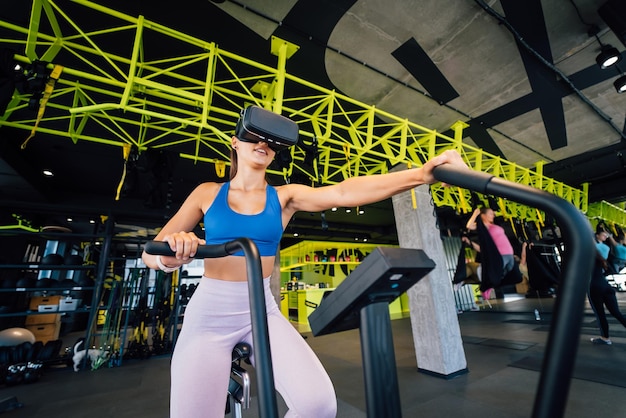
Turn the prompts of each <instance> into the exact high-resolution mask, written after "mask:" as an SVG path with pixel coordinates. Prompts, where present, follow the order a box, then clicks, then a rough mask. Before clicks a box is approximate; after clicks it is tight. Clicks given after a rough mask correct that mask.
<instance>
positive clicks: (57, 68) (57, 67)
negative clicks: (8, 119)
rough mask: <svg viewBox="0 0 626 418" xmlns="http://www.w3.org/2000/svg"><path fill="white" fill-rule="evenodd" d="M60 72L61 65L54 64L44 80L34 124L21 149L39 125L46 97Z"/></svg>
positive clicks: (61, 69)
mask: <svg viewBox="0 0 626 418" xmlns="http://www.w3.org/2000/svg"><path fill="white" fill-rule="evenodd" d="M62 72H63V67H62V66H61V65H55V66H54V68H53V69H52V72H51V73H50V77H48V81H47V82H46V88H45V90H44V92H43V96H42V98H41V102H40V103H39V112H38V113H37V120H36V121H35V126H33V129H32V130H31V131H30V135H29V136H28V138H26V140H25V141H24V142H23V143H22V146H21V149H25V148H26V145H27V144H28V141H30V139H31V138H32V137H34V136H35V132H37V127H38V126H39V121H41V118H43V113H44V112H45V110H46V104H47V103H48V99H49V98H50V95H51V94H52V90H54V84H55V83H56V81H57V80H58V79H59V77H61V73H62Z"/></svg>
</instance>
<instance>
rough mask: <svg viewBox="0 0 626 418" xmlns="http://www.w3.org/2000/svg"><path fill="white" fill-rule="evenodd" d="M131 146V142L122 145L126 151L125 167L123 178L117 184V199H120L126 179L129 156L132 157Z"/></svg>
mask: <svg viewBox="0 0 626 418" xmlns="http://www.w3.org/2000/svg"><path fill="white" fill-rule="evenodd" d="M130 148H131V147H130V144H124V145H123V147H122V150H123V153H124V168H122V179H121V180H120V184H119V185H118V186H117V193H116V194H115V200H120V193H121V192H122V186H123V185H124V180H125V179H126V166H127V165H128V157H130Z"/></svg>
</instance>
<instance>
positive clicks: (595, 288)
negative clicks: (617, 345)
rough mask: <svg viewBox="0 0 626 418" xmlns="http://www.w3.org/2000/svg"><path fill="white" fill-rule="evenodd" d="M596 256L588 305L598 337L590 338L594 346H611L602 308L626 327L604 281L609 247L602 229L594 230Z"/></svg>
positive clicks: (613, 291)
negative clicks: (598, 333)
mask: <svg viewBox="0 0 626 418" xmlns="http://www.w3.org/2000/svg"><path fill="white" fill-rule="evenodd" d="M595 237H596V254H595V263H594V266H593V270H592V273H591V274H592V275H591V282H590V283H589V293H588V297H589V303H590V305H591V309H593V312H594V313H595V314H596V318H597V319H598V325H600V333H601V335H600V337H598V338H592V339H591V342H592V343H594V344H603V345H610V344H612V342H611V339H610V338H609V322H608V321H607V319H606V312H605V311H604V307H606V309H607V310H608V311H609V313H610V314H611V315H612V316H613V317H614V318H615V319H617V320H618V321H619V322H620V323H621V324H622V325H623V326H624V327H626V318H625V317H624V315H623V314H622V313H621V312H620V310H619V305H618V304H617V297H616V296H615V289H614V288H613V287H612V286H611V285H610V284H609V282H608V281H607V280H606V277H605V272H606V271H607V269H608V268H609V267H608V263H607V258H608V256H609V251H610V249H609V246H608V245H606V244H605V241H606V239H607V238H608V237H609V233H608V232H607V231H606V230H605V229H604V228H603V227H602V226H598V227H597V228H596V235H595Z"/></svg>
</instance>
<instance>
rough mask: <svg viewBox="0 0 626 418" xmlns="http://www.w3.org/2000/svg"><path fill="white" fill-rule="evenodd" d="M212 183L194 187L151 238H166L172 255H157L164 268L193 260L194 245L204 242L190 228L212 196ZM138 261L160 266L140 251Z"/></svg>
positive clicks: (196, 246)
mask: <svg viewBox="0 0 626 418" xmlns="http://www.w3.org/2000/svg"><path fill="white" fill-rule="evenodd" d="M216 187H217V184H216V183H203V184H201V185H199V186H198V187H196V188H195V189H194V190H193V191H192V192H191V193H190V194H189V196H188V197H187V199H185V201H184V202H183V204H182V205H181V207H180V209H179V210H178V211H177V212H176V214H175V215H174V216H173V217H172V218H171V219H170V220H169V221H168V222H167V223H166V224H165V226H164V227H163V228H162V229H161V231H159V233H158V234H157V236H156V237H155V238H154V240H155V241H166V242H167V243H168V244H169V246H170V248H171V249H172V251H174V252H175V253H176V254H175V256H174V257H170V256H160V257H159V258H160V262H161V264H162V265H163V266H165V267H168V268H177V267H180V266H181V265H183V264H187V263H189V262H191V261H192V260H193V256H194V255H195V254H196V251H197V249H198V245H203V244H204V243H205V241H204V240H203V239H200V238H198V237H197V236H196V234H195V233H194V232H193V229H194V228H195V227H196V226H197V225H198V223H199V222H200V220H201V219H202V216H203V215H204V207H205V200H207V199H211V200H212V199H213V198H214V197H215V194H216V193H217V188H216ZM141 258H142V260H143V261H144V263H145V264H146V266H148V267H150V268H152V269H160V268H161V266H159V264H158V262H157V256H155V255H153V254H148V253H146V252H145V251H144V253H143V254H142V257H141Z"/></svg>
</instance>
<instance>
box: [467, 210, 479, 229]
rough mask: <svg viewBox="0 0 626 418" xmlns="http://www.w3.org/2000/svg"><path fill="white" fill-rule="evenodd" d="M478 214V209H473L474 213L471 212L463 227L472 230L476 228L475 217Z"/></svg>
mask: <svg viewBox="0 0 626 418" xmlns="http://www.w3.org/2000/svg"><path fill="white" fill-rule="evenodd" d="M478 215H480V209H478V208H477V209H474V213H472V216H471V217H470V218H469V220H468V221H467V224H465V227H466V228H467V229H470V230H472V231H474V230H475V229H476V218H478Z"/></svg>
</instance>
